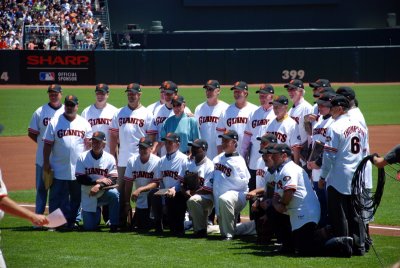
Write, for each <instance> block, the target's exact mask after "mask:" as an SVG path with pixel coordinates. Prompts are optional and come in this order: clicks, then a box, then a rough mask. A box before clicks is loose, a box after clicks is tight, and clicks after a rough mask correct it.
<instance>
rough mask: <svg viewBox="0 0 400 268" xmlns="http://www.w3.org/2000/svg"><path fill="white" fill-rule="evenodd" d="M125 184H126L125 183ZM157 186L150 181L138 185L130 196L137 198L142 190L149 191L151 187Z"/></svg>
mask: <svg viewBox="0 0 400 268" xmlns="http://www.w3.org/2000/svg"><path fill="white" fill-rule="evenodd" d="M125 185H126V184H125ZM157 186H158V184H157V183H155V182H151V183H149V184H147V185H145V186H142V187H139V188H137V189H136V190H135V191H134V192H133V193H132V198H133V199H135V200H137V199H138V197H139V195H140V194H141V193H142V192H148V191H150V190H152V189H155V188H157Z"/></svg>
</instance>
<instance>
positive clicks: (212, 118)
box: [199, 115, 219, 125]
mask: <svg viewBox="0 0 400 268" xmlns="http://www.w3.org/2000/svg"><path fill="white" fill-rule="evenodd" d="M218 120H219V117H218V116H211V115H209V116H200V117H199V125H201V124H203V123H218Z"/></svg>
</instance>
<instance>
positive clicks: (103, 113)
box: [81, 103, 118, 152]
mask: <svg viewBox="0 0 400 268" xmlns="http://www.w3.org/2000/svg"><path fill="white" fill-rule="evenodd" d="M117 111H118V109H117V108H116V107H115V106H113V105H111V104H109V103H107V105H106V106H105V107H104V108H103V109H97V108H96V106H95V105H94V104H92V105H90V106H89V107H86V108H85V109H84V110H83V112H82V114H81V116H82V117H83V118H85V119H86V120H87V121H88V122H89V124H90V125H91V126H92V130H93V132H96V131H101V132H103V133H104V134H106V141H107V144H106V147H105V148H104V151H106V152H110V139H109V137H110V135H109V130H110V126H111V121H112V118H113V116H114V115H115V113H116V112H117Z"/></svg>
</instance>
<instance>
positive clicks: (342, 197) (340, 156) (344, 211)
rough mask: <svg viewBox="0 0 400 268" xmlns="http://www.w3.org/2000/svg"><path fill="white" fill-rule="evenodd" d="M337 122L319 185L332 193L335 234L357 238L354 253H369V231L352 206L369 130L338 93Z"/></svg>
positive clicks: (328, 139)
mask: <svg viewBox="0 0 400 268" xmlns="http://www.w3.org/2000/svg"><path fill="white" fill-rule="evenodd" d="M331 104H332V108H331V114H332V118H333V119H334V121H333V122H332V124H331V125H330V127H329V128H328V131H327V134H326V143H325V152H324V155H323V162H322V166H321V170H322V171H321V177H320V180H319V187H320V188H321V189H323V188H325V184H326V185H327V192H328V215H329V220H330V223H331V225H332V228H333V233H334V234H335V236H339V237H340V236H350V237H353V239H354V246H353V254H354V255H364V254H365V245H364V241H365V231H364V226H363V224H364V223H363V222H362V220H360V219H359V218H358V217H357V216H356V215H355V212H354V210H353V209H352V204H351V182H352V178H353V174H354V172H355V170H356V168H357V166H358V163H359V162H360V161H361V160H362V159H363V158H364V157H365V156H366V152H367V149H368V146H367V130H366V129H365V128H363V127H362V126H361V124H360V123H359V122H358V121H357V120H354V119H352V118H351V117H349V116H348V114H347V111H348V109H349V108H350V104H349V101H348V99H347V98H346V97H344V96H341V95H338V96H336V97H334V98H333V99H332V101H331Z"/></svg>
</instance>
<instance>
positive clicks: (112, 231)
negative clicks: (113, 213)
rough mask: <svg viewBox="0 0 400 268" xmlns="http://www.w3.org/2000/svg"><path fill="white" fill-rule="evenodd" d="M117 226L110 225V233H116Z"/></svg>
mask: <svg viewBox="0 0 400 268" xmlns="http://www.w3.org/2000/svg"><path fill="white" fill-rule="evenodd" d="M118 231H119V230H118V225H110V231H109V232H110V233H118Z"/></svg>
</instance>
